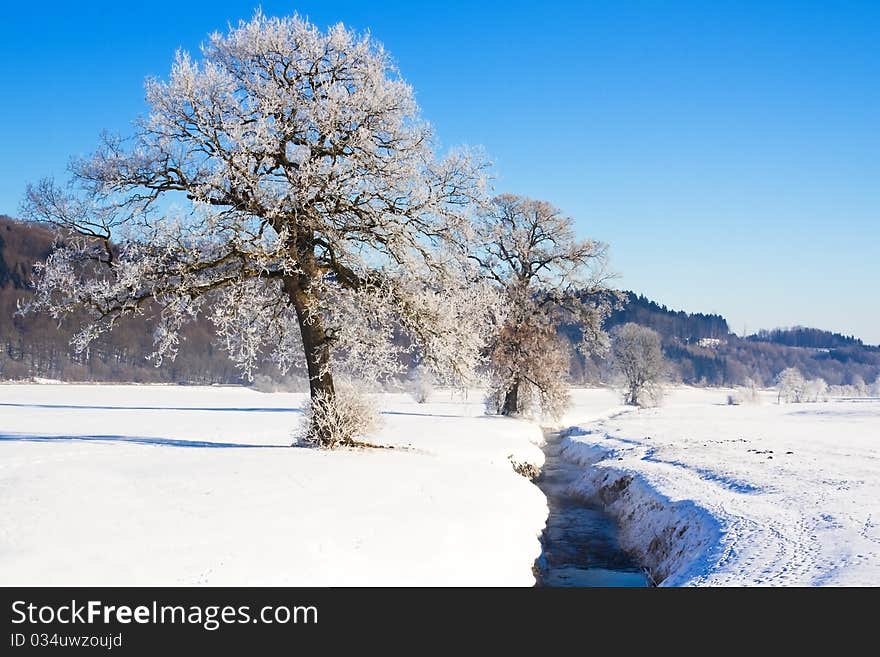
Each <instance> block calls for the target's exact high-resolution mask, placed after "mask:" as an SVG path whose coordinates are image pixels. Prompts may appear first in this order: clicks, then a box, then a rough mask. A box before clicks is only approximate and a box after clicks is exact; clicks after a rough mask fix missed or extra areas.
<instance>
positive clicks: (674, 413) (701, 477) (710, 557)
mask: <svg viewBox="0 0 880 657" xmlns="http://www.w3.org/2000/svg"><path fill="white" fill-rule="evenodd" d="M725 399H726V391H724V390H718V389H714V390H713V389H708V390H705V389H703V390H701V389H688V388H679V389H676V390H675V391H673V392H672V394H671V395H669V396H668V398H667V399H666V400H665V402H664V404H663V406H662V407H660V408H657V409H649V410H624V409H622V408H620V407H617V408H615V407H614V404H615V399H614V397H613V395H612V394H611V393H610V392H608V391H601V390H586V391H578V392H577V393H576V402H577V403H576V405H575V407H574V408H573V409H572V411H571V412H570V413H569V415H568V416H567V417H566V418H565V421H564V423H563V424H566V425H568V426H577V428H575V429H572V430H571V431H570V437H569V439H568V442H567V445H566V447H565V450H566V451H565V456H566V457H567V458H569V459H572V460H577V461H580V462H582V463H583V464H584V465H585V466H589V465H591V464H592V465H595V466H596V467H587V468H586V470H585V475H584V477H583V478H582V480H581V481H580V482H579V484H578V485H577V486H578V489H579V492H580V493H581V494H583V495H584V496H586V497H590V498H593V499H598V500H600V501H601V502H603V503H604V504H605V505H606V507H607V508H608V509H609V510H610V511H611V512H612V514H613V515H615V516H617V517H618V519H619V520H620V523H621V525H622V540H623V542H624V544H625V545H626V546H628V547H629V548H631V549H633V550H635V551H636V552H637V553H639V555H640V556H641V559H642V562H643V563H644V564H646V565H648V566H649V567H650V568H651V570H652V572H653V574H654V576H655V578H656V579H657V580H663V581H662V583H663V584H665V585H683V584H698V585H750V584H761V585H873V586H877V585H880V399H848V400H843V399H838V400H832V401H829V402H827V403H811V404H788V405H782V406H779V405H777V404H776V403H775V395H773V394H772V393H769V392H766V393H763V394H762V399H761V403H760V404H754V405H742V406H727V405H726V404H725ZM597 417H599V418H602V419H599V420H593V421H591V418H597Z"/></svg>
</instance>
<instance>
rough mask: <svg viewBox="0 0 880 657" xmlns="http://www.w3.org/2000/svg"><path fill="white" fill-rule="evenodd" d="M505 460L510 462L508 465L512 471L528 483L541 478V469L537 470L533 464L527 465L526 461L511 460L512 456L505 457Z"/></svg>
mask: <svg viewBox="0 0 880 657" xmlns="http://www.w3.org/2000/svg"><path fill="white" fill-rule="evenodd" d="M507 460H508V461H510V465H512V466H513V471H514V472H515V473H516V474H518V475H522V476H523V477H525V478H526V479H529V480H530V481H534V480H535V479H537V478H538V477H540V476H541V468H539V467H538V466H537V465H535V464H534V463H529V462H528V461H517V460H516V459H515V458H513V454H510V455H509V456H508V457H507Z"/></svg>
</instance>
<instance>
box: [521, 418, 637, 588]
mask: <svg viewBox="0 0 880 657" xmlns="http://www.w3.org/2000/svg"><path fill="white" fill-rule="evenodd" d="M545 438H546V440H547V443H546V445H545V446H544V456H545V459H546V460H545V462H544V468H543V470H542V471H541V476H540V477H539V478H538V479H537V480H536V481H535V483H536V484H537V485H538V487H539V488H540V489H541V491H542V492H543V493H544V495H545V496H546V497H547V505H548V506H549V507H550V516H549V517H548V518H547V527H546V528H545V529H544V535H543V537H542V538H541V544H542V545H543V550H542V552H541V556H540V557H539V558H538V560H537V561H536V562H535V565H536V566H537V571H538V585H539V586H648V580H647V578H646V576H645V573H644V572H643V571H642V569H641V568H640V567H639V565H638V564H637V563H636V562H635V561H633V559H632V557H630V556H629V555H628V554H627V553H626V552H624V551H623V550H622V549H621V548H620V545H619V543H618V540H617V526H616V524H615V522H614V520H613V519H612V518H611V517H610V516H608V515H606V514H605V513H604V512H603V511H602V510H601V509H599V508H597V507H595V506H591V505H588V504H587V503H585V502H584V501H583V500H580V499H578V498H576V497H574V496H572V495H570V494H569V493H568V492H567V488H568V487H569V485H570V484H572V483H573V482H574V481H576V480H577V479H578V478H579V477H580V475H581V474H583V469H582V466H579V465H576V464H574V463H571V462H569V461H565V460H563V459H562V458H560V456H559V451H560V441H561V439H560V437H559V434H557V433H549V432H548V433H547V434H546V435H545Z"/></svg>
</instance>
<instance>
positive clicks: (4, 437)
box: [0, 433, 289, 449]
mask: <svg viewBox="0 0 880 657" xmlns="http://www.w3.org/2000/svg"><path fill="white" fill-rule="evenodd" d="M0 442H25V443H59V442H105V443H134V444H136V445H158V446H163V447H191V448H192V447H195V448H199V447H201V448H208V449H229V448H242V449H252V448H255V449H273V448H274V449H289V447H288V446H287V445H248V444H246V443H222V442H211V441H207V440H178V439H175V438H151V437H146V436H118V435H97V436H40V435H36V434H28V433H19V434H0Z"/></svg>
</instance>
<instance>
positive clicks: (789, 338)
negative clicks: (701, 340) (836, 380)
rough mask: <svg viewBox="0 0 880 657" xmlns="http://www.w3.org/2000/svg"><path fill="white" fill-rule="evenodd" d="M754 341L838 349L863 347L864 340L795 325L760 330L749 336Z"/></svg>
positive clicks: (810, 347)
mask: <svg viewBox="0 0 880 657" xmlns="http://www.w3.org/2000/svg"><path fill="white" fill-rule="evenodd" d="M748 339H749V340H751V341H752V342H772V343H773V344H784V345H786V346H789V347H805V348H807V349H836V348H838V347H861V346H862V341H861V340H859V339H858V338H856V337H855V336H852V335H841V334H840V333H832V332H831V331H823V330H821V329H814V328H806V327H804V326H795V327H793V328H784V329H774V330H772V331H766V330H765V331H758V332H757V333H755V334H754V335H750V336H749V337H748Z"/></svg>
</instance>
